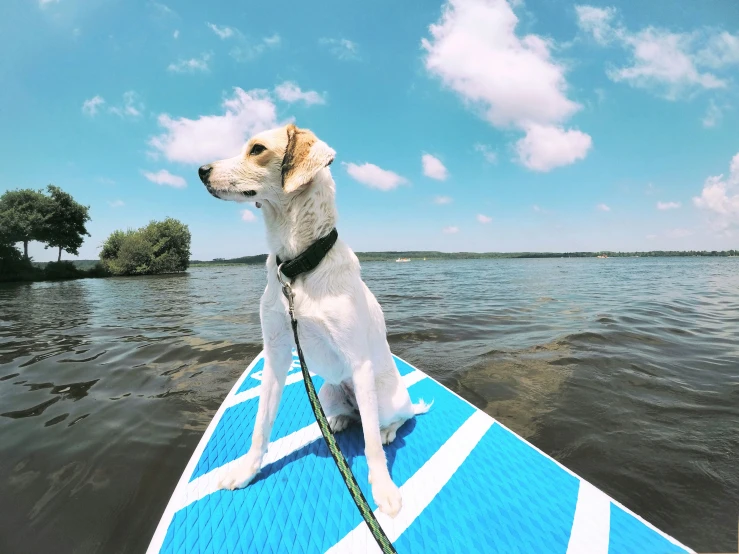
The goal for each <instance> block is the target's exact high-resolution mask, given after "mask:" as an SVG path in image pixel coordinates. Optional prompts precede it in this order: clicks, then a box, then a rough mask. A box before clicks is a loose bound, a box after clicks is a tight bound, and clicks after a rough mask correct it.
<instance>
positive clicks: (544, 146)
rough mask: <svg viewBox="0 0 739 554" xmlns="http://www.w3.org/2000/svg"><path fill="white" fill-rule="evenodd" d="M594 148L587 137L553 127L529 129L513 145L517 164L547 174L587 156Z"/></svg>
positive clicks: (575, 131) (532, 127)
mask: <svg viewBox="0 0 739 554" xmlns="http://www.w3.org/2000/svg"><path fill="white" fill-rule="evenodd" d="M592 144H593V141H592V139H591V138H590V135H587V134H585V133H583V132H581V131H578V130H575V129H569V130H567V131H565V130H564V129H562V128H561V127H556V126H552V125H532V126H531V127H529V129H528V130H527V131H526V136H525V137H523V138H522V139H520V140H519V141H518V142H516V152H517V154H518V158H519V161H520V162H521V163H522V164H523V165H525V166H526V167H528V168H529V169H532V170H534V171H549V170H551V169H554V168H555V167H559V166H563V165H569V164H572V163H575V162H576V161H578V160H582V159H584V158H585V156H587V154H588V151H589V150H590V148H591V146H592Z"/></svg>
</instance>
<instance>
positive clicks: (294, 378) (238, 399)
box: [223, 372, 315, 408]
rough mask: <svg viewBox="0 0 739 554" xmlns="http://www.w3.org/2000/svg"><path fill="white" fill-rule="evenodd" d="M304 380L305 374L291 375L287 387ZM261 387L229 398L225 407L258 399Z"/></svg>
mask: <svg viewBox="0 0 739 554" xmlns="http://www.w3.org/2000/svg"><path fill="white" fill-rule="evenodd" d="M310 375H311V377H313V376H315V373H312V372H311V373H310ZM302 380H303V373H302V372H298V373H293V374H291V375H288V376H287V378H286V379H285V386H286V387H287V386H288V385H294V384H295V383H297V382H298V381H302ZM260 388H261V387H260V386H259V385H257V386H255V387H252V388H250V389H246V390H245V391H244V392H240V393H239V394H234V395H232V396H228V397H227V398H226V400H224V401H223V405H224V406H226V407H227V408H230V407H232V406H236V404H241V403H242V402H245V401H246V400H251V399H252V398H256V397H257V396H259V389H260Z"/></svg>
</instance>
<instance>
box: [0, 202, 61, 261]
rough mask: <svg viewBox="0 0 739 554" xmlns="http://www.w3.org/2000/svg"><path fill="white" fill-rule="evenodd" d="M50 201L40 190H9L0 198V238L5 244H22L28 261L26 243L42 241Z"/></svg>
mask: <svg viewBox="0 0 739 554" xmlns="http://www.w3.org/2000/svg"><path fill="white" fill-rule="evenodd" d="M49 207H50V201H49V198H47V197H46V196H44V194H43V192H41V191H40V190H33V189H18V190H9V191H6V192H5V193H3V195H2V196H0V236H1V237H3V240H4V241H5V242H6V243H10V244H15V243H16V242H22V243H23V255H24V257H25V259H26V260H28V243H29V242H30V241H32V240H43V239H44V235H45V232H46V217H47V215H48V213H49Z"/></svg>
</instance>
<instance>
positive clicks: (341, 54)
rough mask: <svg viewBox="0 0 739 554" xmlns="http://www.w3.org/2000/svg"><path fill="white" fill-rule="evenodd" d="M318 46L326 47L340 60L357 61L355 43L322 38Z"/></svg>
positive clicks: (339, 39)
mask: <svg viewBox="0 0 739 554" xmlns="http://www.w3.org/2000/svg"><path fill="white" fill-rule="evenodd" d="M318 44H321V45H323V46H326V47H327V48H328V49H329V52H331V53H332V54H333V55H334V56H336V57H337V58H338V59H340V60H345V61H346V60H358V59H359V55H358V53H357V43H356V42H352V41H351V40H347V39H345V38H322V39H320V40H319V41H318Z"/></svg>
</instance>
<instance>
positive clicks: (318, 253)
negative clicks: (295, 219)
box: [277, 229, 397, 554]
mask: <svg viewBox="0 0 739 554" xmlns="http://www.w3.org/2000/svg"><path fill="white" fill-rule="evenodd" d="M337 237H338V232H337V231H336V229H333V230H332V231H331V232H330V233H329V234H328V235H326V236H325V237H323V238H321V239H319V240H317V241H316V242H314V243H313V244H312V245H311V246H310V247H309V248H308V250H306V251H305V252H303V253H302V254H300V256H298V257H296V258H295V259H293V260H290V261H288V262H283V261H281V260H280V258H279V257H278V258H277V263H278V266H277V279H278V280H279V281H280V284H281V285H282V294H284V295H285V298H287V303H288V307H289V312H290V323H291V324H292V328H293V335H294V337H295V346H296V348H297V351H298V358H299V359H300V369H301V370H302V372H303V382H304V383H305V390H306V392H307V393H308V400H310V406H311V408H312V409H313V414H314V415H315V416H316V422H317V423H318V427H319V429H320V430H321V434H322V435H323V439H324V440H325V441H326V446H328V450H329V452H331V456H333V458H334V462H336V466H337V467H338V468H339V473H340V474H341V478H342V479H343V480H344V484H345V485H346V488H347V489H348V490H349V494H350V495H351V497H352V500H354V503H355V504H356V505H357V509H358V510H359V513H360V514H361V515H362V518H364V521H365V522H366V523H367V527H369V530H370V532H371V533H372V536H373V537H374V538H375V541H377V545H378V546H379V547H380V550H382V552H383V553H384V554H391V553H392V554H397V551H396V550H395V548H394V547H393V544H392V543H391V542H390V539H388V538H387V535H385V532H384V531H383V530H382V527H381V526H380V523H379V522H378V521H377V518H376V517H375V514H374V513H373V512H372V508H370V506H369V504H368V503H367V499H366V498H365V497H364V494H362V489H360V488H359V485H358V484H357V480H356V479H355V478H354V474H353V473H352V470H351V469H350V468H349V464H348V463H347V462H346V458H344V455H343V454H342V453H341V449H340V448H339V445H338V444H337V443H336V438H335V437H334V434H333V432H332V431H331V427H330V426H329V423H328V419H327V418H326V414H325V413H324V412H323V407H322V406H321V401H320V400H318V394H316V388H315V387H314V386H313V380H312V379H311V378H310V373H309V372H308V366H307V365H306V363H305V359H304V358H303V350H302V349H301V348H300V340H299V339H298V321H297V320H296V319H295V303H294V301H295V294H294V293H293V290H292V287H291V286H290V283H291V282H292V280H293V279H294V278H295V277H297V276H298V275H300V274H301V273H305V272H307V271H310V270H312V269H315V268H316V267H317V266H318V264H319V263H320V262H321V260H322V259H323V257H324V256H325V255H326V254H327V253H328V251H329V250H330V249H331V247H332V246H333V245H334V243H335V242H336V238H337ZM283 274H284V275H285V276H286V277H287V278H288V280H284V279H283V278H282V276H283Z"/></svg>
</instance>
